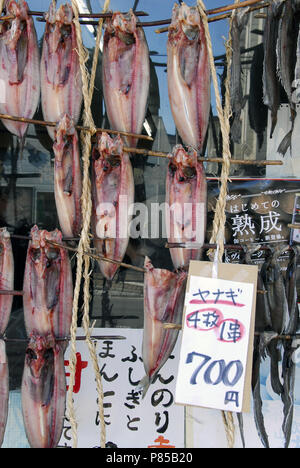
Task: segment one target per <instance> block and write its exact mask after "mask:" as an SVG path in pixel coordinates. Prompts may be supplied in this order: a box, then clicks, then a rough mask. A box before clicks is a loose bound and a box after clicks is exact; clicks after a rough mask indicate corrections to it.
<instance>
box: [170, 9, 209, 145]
mask: <svg viewBox="0 0 300 468" xmlns="http://www.w3.org/2000/svg"><path fill="white" fill-rule="evenodd" d="M167 55H168V88H169V100H170V105H171V110H172V115H173V119H174V122H175V125H176V128H177V130H178V133H179V135H180V137H181V138H182V140H183V142H184V143H185V144H186V145H189V146H192V147H193V148H194V149H196V150H198V151H200V152H201V151H202V148H203V144H204V140H205V136H206V133H207V128H208V122H209V112H210V65H209V56H208V49H207V43H206V37H205V31H204V26H203V23H202V20H201V18H200V14H199V10H198V8H197V7H188V6H187V5H186V4H185V3H183V2H182V3H181V5H177V4H175V5H174V8H173V13H172V23H171V25H170V27H169V36H168V43H167Z"/></svg>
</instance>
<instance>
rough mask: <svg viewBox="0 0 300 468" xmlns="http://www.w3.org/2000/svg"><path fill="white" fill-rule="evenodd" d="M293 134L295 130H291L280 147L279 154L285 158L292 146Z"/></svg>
mask: <svg viewBox="0 0 300 468" xmlns="http://www.w3.org/2000/svg"><path fill="white" fill-rule="evenodd" d="M292 134H293V129H292V130H290V131H289V132H288V133H287V134H286V135H285V137H284V138H283V140H282V141H281V143H280V145H279V146H278V149H277V152H278V153H280V154H281V155H282V156H285V154H286V152H287V150H288V149H289V148H290V147H291V145H292Z"/></svg>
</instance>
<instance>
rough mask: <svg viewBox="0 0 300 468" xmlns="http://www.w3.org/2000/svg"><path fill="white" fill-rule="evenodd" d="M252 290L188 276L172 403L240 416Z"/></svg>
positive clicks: (221, 280) (244, 286) (236, 284)
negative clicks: (173, 401)
mask: <svg viewBox="0 0 300 468" xmlns="http://www.w3.org/2000/svg"><path fill="white" fill-rule="evenodd" d="M253 292H254V287H253V284H251V283H239V282H235V281H234V282H233V281H228V280H224V279H215V278H206V277H199V276H191V277H190V283H189V289H188V291H187V294H186V302H185V306H186V307H185V315H184V328H183V336H182V346H181V352H180V363H179V372H178V377H177V382H176V394H175V401H176V403H179V404H185V405H193V406H203V407H208V408H216V409H221V410H225V411H233V412H241V411H242V405H243V392H244V383H245V377H246V365H247V354H248V346H249V336H250V325H251V311H252V302H253Z"/></svg>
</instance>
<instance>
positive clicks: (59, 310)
mask: <svg viewBox="0 0 300 468" xmlns="http://www.w3.org/2000/svg"><path fill="white" fill-rule="evenodd" d="M30 236H31V241H30V242H29V246H28V251H27V259H26V265H25V274H24V284H23V291H24V296H23V302H24V319H25V326H26V331H27V334H28V336H30V335H31V334H32V333H35V334H39V335H41V336H45V335H46V334H48V333H52V334H53V336H55V337H56V338H65V337H67V336H69V332H70V326H71V320H72V303H73V284H72V272H71V265H70V260H69V257H68V253H67V252H66V250H65V249H63V248H58V247H54V246H52V245H50V244H49V243H48V242H47V241H52V242H56V243H58V244H59V243H62V233H61V232H60V231H58V230H57V229H56V230H55V231H53V232H47V231H45V230H41V231H40V230H39V229H38V227H37V226H34V227H33V228H32V229H31V233H30Z"/></svg>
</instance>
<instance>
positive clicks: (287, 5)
mask: <svg viewBox="0 0 300 468" xmlns="http://www.w3.org/2000/svg"><path fill="white" fill-rule="evenodd" d="M295 6H296V3H295V2H293V0H285V2H284V6H283V12H282V15H281V18H280V22H279V31H278V39H277V44H276V51H277V73H278V76H279V78H280V81H281V84H282V86H283V88H284V91H285V93H286V96H287V99H288V103H289V106H290V113H291V130H290V131H289V132H288V133H287V134H286V135H285V137H284V138H283V140H282V141H281V143H280V145H279V147H278V150H277V151H278V153H280V154H281V155H282V156H284V155H285V154H286V152H287V150H288V149H289V148H291V143H292V135H293V131H294V124H295V118H296V115H297V109H296V105H295V103H294V102H293V97H292V91H293V89H292V83H293V79H294V70H295V58H296V54H295V47H296V45H297V43H295V40H294V38H295V34H296V32H298V28H297V25H296V21H295V8H294V7H295Z"/></svg>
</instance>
